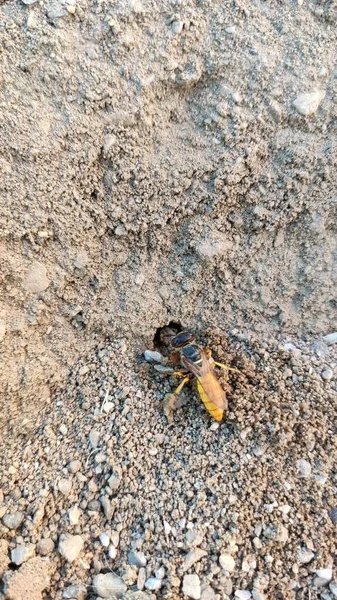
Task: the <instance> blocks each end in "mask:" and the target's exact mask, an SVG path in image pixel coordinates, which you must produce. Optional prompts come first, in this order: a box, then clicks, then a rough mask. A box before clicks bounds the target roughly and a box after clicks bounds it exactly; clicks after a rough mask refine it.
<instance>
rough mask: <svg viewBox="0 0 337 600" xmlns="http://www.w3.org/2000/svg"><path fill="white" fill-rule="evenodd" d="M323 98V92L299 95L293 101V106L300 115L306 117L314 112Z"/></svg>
mask: <svg viewBox="0 0 337 600" xmlns="http://www.w3.org/2000/svg"><path fill="white" fill-rule="evenodd" d="M324 98H325V92H324V91H323V90H318V91H315V92H308V93H307V94H299V95H298V96H297V98H296V99H295V100H294V102H293V106H294V108H295V109H296V110H297V112H298V113H299V114H300V115H303V116H304V117H308V116H309V115H313V114H314V113H315V112H316V110H317V109H318V107H319V105H320V104H321V102H322V100H324Z"/></svg>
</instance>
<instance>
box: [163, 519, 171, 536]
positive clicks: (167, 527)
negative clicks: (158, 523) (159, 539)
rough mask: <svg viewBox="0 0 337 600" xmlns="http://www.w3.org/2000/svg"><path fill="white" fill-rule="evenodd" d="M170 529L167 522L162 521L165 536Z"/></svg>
mask: <svg viewBox="0 0 337 600" xmlns="http://www.w3.org/2000/svg"><path fill="white" fill-rule="evenodd" d="M171 530H172V527H171V525H170V524H169V523H168V522H167V521H164V531H165V534H166V535H169V534H170V533H171Z"/></svg>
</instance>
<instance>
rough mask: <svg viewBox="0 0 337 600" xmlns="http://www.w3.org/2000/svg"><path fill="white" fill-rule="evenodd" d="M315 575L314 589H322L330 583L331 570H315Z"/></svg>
mask: <svg viewBox="0 0 337 600" xmlns="http://www.w3.org/2000/svg"><path fill="white" fill-rule="evenodd" d="M316 575H317V577H315V579H314V584H315V586H316V587H322V586H323V585H326V584H327V583H329V581H331V579H332V569H317V571H316Z"/></svg>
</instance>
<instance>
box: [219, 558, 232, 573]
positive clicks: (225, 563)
mask: <svg viewBox="0 0 337 600" xmlns="http://www.w3.org/2000/svg"><path fill="white" fill-rule="evenodd" d="M219 563H220V567H221V568H222V569H223V570H224V571H228V572H229V573H231V572H232V571H234V569H235V560H234V558H233V556H231V555H230V554H221V555H220V558H219Z"/></svg>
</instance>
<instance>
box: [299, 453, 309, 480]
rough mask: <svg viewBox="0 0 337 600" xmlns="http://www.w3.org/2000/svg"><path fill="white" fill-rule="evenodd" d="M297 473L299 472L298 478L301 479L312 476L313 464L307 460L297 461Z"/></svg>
mask: <svg viewBox="0 0 337 600" xmlns="http://www.w3.org/2000/svg"><path fill="white" fill-rule="evenodd" d="M297 471H298V476H299V477H303V478H307V477H310V476H311V464H310V463H309V462H308V461H307V460H305V458H300V460H298V461H297Z"/></svg>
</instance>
